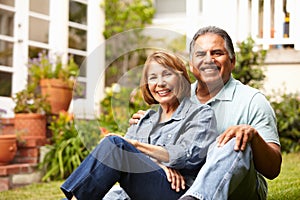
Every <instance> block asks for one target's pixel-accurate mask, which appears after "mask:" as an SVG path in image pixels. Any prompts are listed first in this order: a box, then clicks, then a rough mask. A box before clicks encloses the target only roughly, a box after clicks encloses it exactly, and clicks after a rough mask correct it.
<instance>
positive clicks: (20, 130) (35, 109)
mask: <svg viewBox="0 0 300 200" xmlns="http://www.w3.org/2000/svg"><path fill="white" fill-rule="evenodd" d="M35 89H36V85H35V84H29V85H28V86H27V88H25V89H24V90H22V91H20V92H18V93H16V94H15V96H14V97H13V100H14V101H15V104H16V105H15V107H14V113H15V119H14V128H15V131H16V133H17V134H18V135H19V136H20V139H22V140H26V139H28V138H34V139H46V124H47V122H46V114H47V113H49V112H50V108H51V107H50V104H49V103H48V102H47V101H46V97H45V96H42V95H41V94H39V93H37V92H35Z"/></svg>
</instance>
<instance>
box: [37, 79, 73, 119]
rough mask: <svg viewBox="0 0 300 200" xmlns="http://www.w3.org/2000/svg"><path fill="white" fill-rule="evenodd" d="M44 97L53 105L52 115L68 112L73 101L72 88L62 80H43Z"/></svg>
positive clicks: (42, 90) (41, 83)
mask: <svg viewBox="0 0 300 200" xmlns="http://www.w3.org/2000/svg"><path fill="white" fill-rule="evenodd" d="M40 86H41V92H42V95H44V96H46V97H47V100H48V101H49V103H50V105H51V113H52V114H58V113H59V112H60V111H68V109H69V106H70V102H71V100H72V90H73V88H72V86H70V85H69V84H68V83H66V82H64V81H62V80H61V79H42V80H41V81H40Z"/></svg>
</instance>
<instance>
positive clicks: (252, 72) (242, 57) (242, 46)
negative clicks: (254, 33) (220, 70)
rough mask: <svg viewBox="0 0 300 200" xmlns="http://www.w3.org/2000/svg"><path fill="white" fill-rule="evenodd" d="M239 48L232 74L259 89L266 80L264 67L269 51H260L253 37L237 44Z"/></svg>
mask: <svg viewBox="0 0 300 200" xmlns="http://www.w3.org/2000/svg"><path fill="white" fill-rule="evenodd" d="M237 47H238V50H237V51H236V65H235V69H234V70H233V72H232V74H233V77H234V78H236V79H238V80H240V81H241V82H242V83H244V84H246V85H250V86H252V87H254V88H258V89H259V88H260V87H261V86H262V84H263V82H262V81H263V80H264V78H265V75H264V69H263V68H262V65H263V63H264V60H265V57H266V53H267V51H266V50H262V49H259V48H258V46H257V45H256V44H255V41H254V40H253V39H252V38H251V37H248V38H247V39H246V40H244V41H242V42H241V43H237ZM255 48H257V50H256V49H255Z"/></svg>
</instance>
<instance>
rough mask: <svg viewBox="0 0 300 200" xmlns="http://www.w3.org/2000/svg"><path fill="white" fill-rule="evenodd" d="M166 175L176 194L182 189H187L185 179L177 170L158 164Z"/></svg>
mask: <svg viewBox="0 0 300 200" xmlns="http://www.w3.org/2000/svg"><path fill="white" fill-rule="evenodd" d="M158 165H159V166H160V167H161V168H162V169H163V170H164V171H165V173H166V175H167V179H168V181H169V182H170V183H171V187H172V189H173V190H175V191H176V192H179V191H180V189H183V190H184V189H185V181H184V177H183V176H182V175H181V174H180V173H179V172H178V171H177V170H176V169H172V168H169V167H166V166H164V165H162V164H158Z"/></svg>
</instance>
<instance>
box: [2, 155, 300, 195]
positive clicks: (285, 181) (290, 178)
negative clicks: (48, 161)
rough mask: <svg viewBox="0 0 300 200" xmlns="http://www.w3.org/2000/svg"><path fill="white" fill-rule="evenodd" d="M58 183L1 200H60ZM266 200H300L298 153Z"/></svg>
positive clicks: (285, 160)
mask: <svg viewBox="0 0 300 200" xmlns="http://www.w3.org/2000/svg"><path fill="white" fill-rule="evenodd" d="M61 184H62V182H60V181H54V182H50V183H40V184H32V185H29V186H26V187H22V188H17V189H14V190H9V191H4V192H0V199H1V200H54V199H55V200H60V199H62V198H63V197H64V196H63V194H62V193H61V191H60V189H59V186H60V185H61ZM268 184H269V197H268V200H297V199H300V153H297V154H284V155H283V163H282V169H281V173H280V175H279V176H278V177H277V178H276V179H274V180H272V181H268Z"/></svg>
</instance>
